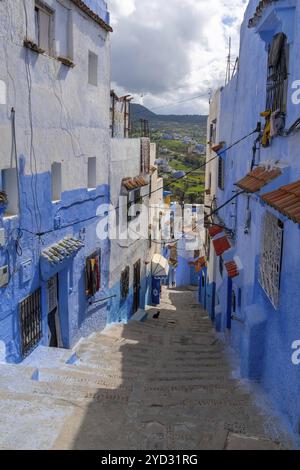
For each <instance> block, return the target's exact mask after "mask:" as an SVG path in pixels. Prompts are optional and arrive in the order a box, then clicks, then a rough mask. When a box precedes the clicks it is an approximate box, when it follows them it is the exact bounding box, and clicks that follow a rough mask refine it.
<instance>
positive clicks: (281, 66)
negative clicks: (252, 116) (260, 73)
mask: <svg viewBox="0 0 300 470" xmlns="http://www.w3.org/2000/svg"><path fill="white" fill-rule="evenodd" d="M288 55H289V51H288V44H287V37H286V35H285V34H283V33H278V34H276V35H275V36H274V38H273V41H272V43H271V45H270V46H269V55H268V79H267V106H266V109H267V110H269V111H272V112H275V111H281V112H282V113H285V112H286V104H287V87H288Z"/></svg>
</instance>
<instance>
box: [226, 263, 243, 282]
mask: <svg viewBox="0 0 300 470" xmlns="http://www.w3.org/2000/svg"><path fill="white" fill-rule="evenodd" d="M225 267H226V270H227V273H228V277H230V278H232V279H233V278H234V277H237V276H239V275H240V272H239V268H238V266H237V264H236V262H235V261H229V262H228V263H225Z"/></svg>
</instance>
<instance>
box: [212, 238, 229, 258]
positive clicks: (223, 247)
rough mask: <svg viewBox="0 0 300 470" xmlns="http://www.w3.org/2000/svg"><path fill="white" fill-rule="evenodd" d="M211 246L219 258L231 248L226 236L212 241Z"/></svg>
mask: <svg viewBox="0 0 300 470" xmlns="http://www.w3.org/2000/svg"><path fill="white" fill-rule="evenodd" d="M213 245H214V248H215V251H216V255H217V256H221V255H222V254H223V253H225V251H228V250H230V248H231V245H230V242H229V240H228V238H227V237H226V236H224V237H220V238H217V239H215V240H213Z"/></svg>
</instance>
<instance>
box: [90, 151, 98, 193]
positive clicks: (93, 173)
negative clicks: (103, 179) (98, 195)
mask: <svg viewBox="0 0 300 470" xmlns="http://www.w3.org/2000/svg"><path fill="white" fill-rule="evenodd" d="M96 186H97V159H96V157H90V158H88V188H89V189H95V188H96Z"/></svg>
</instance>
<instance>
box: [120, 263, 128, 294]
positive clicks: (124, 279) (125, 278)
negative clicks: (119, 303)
mask: <svg viewBox="0 0 300 470" xmlns="http://www.w3.org/2000/svg"><path fill="white" fill-rule="evenodd" d="M129 276H130V268H129V266H127V267H126V268H125V269H124V270H123V271H122V273H121V300H125V299H126V298H127V296H128V294H129Z"/></svg>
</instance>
